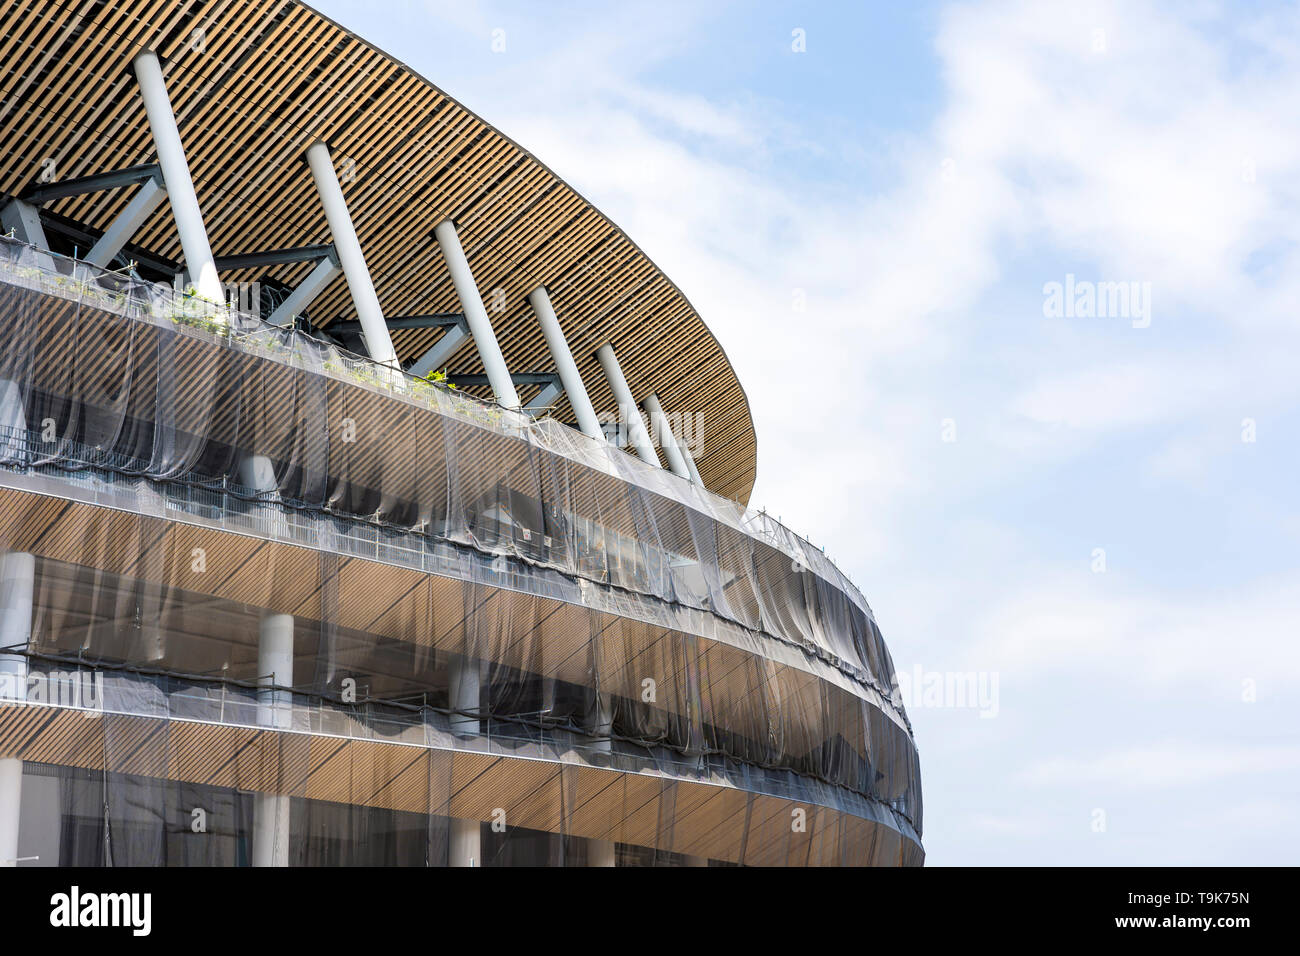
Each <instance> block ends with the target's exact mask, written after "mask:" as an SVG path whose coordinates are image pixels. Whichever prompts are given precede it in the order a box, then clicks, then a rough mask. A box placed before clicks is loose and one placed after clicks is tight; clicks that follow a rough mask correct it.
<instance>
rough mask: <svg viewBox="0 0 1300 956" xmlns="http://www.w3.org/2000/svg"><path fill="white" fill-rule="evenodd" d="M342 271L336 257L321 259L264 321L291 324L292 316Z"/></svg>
mask: <svg viewBox="0 0 1300 956" xmlns="http://www.w3.org/2000/svg"><path fill="white" fill-rule="evenodd" d="M342 271H343V269H342V268H341V267H340V266H339V264H338V261H337V260H336V259H334V258H332V257H330V256H327V257H325V258H324V259H321V261H320V262H318V263H316V268H315V269H312V270H311V272H309V273H307V278H305V279H303V280H302V281H301V282H299V283H298V285H297V287H295V288H294V290H293V291H292V292H290V293H289V297H288V298H287V299H285V300H284V301H283V302H281V303H280V304H279V306H277V307H276V310H275V311H274V312H272V313H271V315H270V317H269V318H268V319H267V320H266V321H267V322H268V323H270V324H271V325H279V326H285V327H287V326H289V325H292V324H293V319H294V316H296V315H298V314H300V313H301V312H302V311H303V310H305V309H306V308H307V306H309V305H311V302H312V300H313V299H315V298H316V296H318V295H320V294H321V293H322V292H324V291H325V287H326V286H327V285H329V284H330V283H331V282H333V281H334V280H335V278H337V277H338V275H339V273H341V272H342Z"/></svg>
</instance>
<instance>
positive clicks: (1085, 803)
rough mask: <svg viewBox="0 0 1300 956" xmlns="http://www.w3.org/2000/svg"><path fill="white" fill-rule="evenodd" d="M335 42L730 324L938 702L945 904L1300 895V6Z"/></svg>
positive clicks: (936, 753) (902, 655)
mask: <svg viewBox="0 0 1300 956" xmlns="http://www.w3.org/2000/svg"><path fill="white" fill-rule="evenodd" d="M313 5H314V6H316V7H317V9H319V10H321V12H323V13H325V14H326V15H328V16H330V17H332V18H334V19H335V20H338V21H339V22H340V23H342V24H343V25H344V26H346V27H347V28H349V29H351V30H353V31H354V32H356V33H358V34H360V35H361V36H363V37H364V38H366V39H367V40H369V41H370V42H372V43H374V44H375V45H376V46H378V47H380V48H381V49H384V50H386V51H387V52H389V53H390V54H392V55H394V56H396V57H397V58H399V59H401V60H403V61H404V62H406V63H407V64H409V65H410V66H411V67H413V68H414V69H415V70H417V71H418V72H420V73H421V74H423V75H424V76H426V77H427V78H429V79H430V80H431V81H432V82H433V83H435V84H436V85H438V86H439V87H441V88H442V89H443V90H445V91H447V92H448V93H449V94H451V95H452V96H454V97H456V98H457V99H458V100H460V101H461V102H462V103H464V104H465V105H466V106H468V107H469V108H470V109H472V110H474V111H475V112H477V113H478V114H479V115H481V116H483V117H484V118H485V119H487V120H488V121H489V122H490V123H492V124H493V125H494V126H496V127H497V128H498V129H500V130H502V131H503V132H504V133H505V134H506V135H508V136H510V137H511V138H512V139H514V140H515V141H516V142H518V143H520V144H521V145H522V146H524V147H525V148H527V149H529V150H531V151H532V152H534V153H535V154H536V155H537V156H538V157H539V158H540V159H541V160H542V161H543V162H544V163H546V164H547V165H548V166H550V167H551V169H553V170H554V171H555V172H556V173H557V174H559V175H560V176H561V177H562V178H564V179H565V180H566V181H567V182H569V183H570V184H571V185H572V186H574V188H576V189H577V190H578V191H579V192H580V193H582V194H583V195H584V196H585V197H586V198H587V199H589V200H590V201H591V202H592V203H593V204H594V205H595V206H596V207H597V208H599V209H600V210H601V211H603V212H604V213H605V214H606V215H607V216H609V217H610V218H611V219H612V220H613V221H614V222H616V223H618V224H619V226H621V227H622V228H623V229H624V230H625V231H626V232H627V233H628V235H629V236H631V237H632V239H633V240H634V241H635V242H637V243H638V244H639V245H640V246H641V247H642V249H644V250H645V251H646V253H647V254H648V255H649V256H650V257H651V258H652V259H653V260H654V261H655V262H656V263H658V265H659V266H660V267H661V268H663V270H664V271H665V272H666V273H667V274H668V275H669V276H670V277H672V279H673V280H674V281H675V282H676V283H677V285H678V286H679V287H680V288H681V289H682V290H683V292H684V293H685V294H686V296H687V297H688V298H689V299H690V300H691V302H692V303H693V304H694V305H695V307H696V308H697V309H698V310H699V312H700V314H701V315H702V316H703V318H704V320H705V322H706V323H707V324H708V325H709V327H710V328H711V329H712V330H713V332H714V333H715V334H716V336H717V337H718V339H719V341H720V342H721V343H722V345H723V347H724V348H725V349H726V351H727V354H728V356H729V358H730V359H731V361H732V364H733V365H734V367H735V369H736V372H737V374H738V375H739V377H740V381H741V384H742V385H743V386H744V388H745V391H746V394H747V396H748V398H749V402H750V406H751V410H752V413H753V418H754V424H755V428H756V430H757V433H758V481H757V484H756V486H755V490H754V495H753V498H752V501H751V503H752V504H753V505H754V506H756V507H759V506H761V507H765V508H766V509H767V510H768V511H769V512H771V513H773V514H776V515H779V516H780V517H781V518H782V519H783V520H784V521H785V523H786V524H787V525H789V526H791V527H792V528H793V529H795V530H796V531H798V532H800V533H802V534H804V535H806V536H807V537H808V538H810V539H811V540H812V541H813V542H815V543H816V544H818V545H820V546H824V547H825V549H826V552H827V554H828V555H829V556H830V557H831V558H833V559H834V560H835V561H836V563H837V564H838V565H839V566H840V567H841V568H842V569H843V570H844V571H845V572H846V573H847V574H848V575H849V576H850V577H851V578H852V579H853V580H854V581H855V582H856V583H857V584H858V586H859V587H860V588H861V589H862V591H863V593H864V594H865V596H866V597H867V600H868V601H869V602H870V604H871V606H872V609H873V611H874V612H875V615H876V618H877V621H878V622H879V624H880V627H881V629H882V631H883V632H884V635H885V637H886V640H887V641H888V643H889V646H890V649H891V652H892V654H893V657H894V663H895V666H896V668H897V670H898V671H899V672H900V674H901V675H902V683H903V684H904V685H905V689H907V690H908V691H909V694H908V697H909V709H908V712H909V716H910V718H911V720H912V723H913V726H914V728H915V734H916V741H917V745H918V747H919V750H920V754H921V772H922V783H923V792H924V799H925V821H924V834H925V835H924V842H925V847H926V853H927V865H962V864H1010V865H1016V864H1048V865H1051V864H1084V865H1088V864H1121V865H1127V864H1153V865H1154V864H1173V865H1178V864H1295V863H1296V862H1297V861H1298V860H1300V704H1298V703H1297V702H1298V701H1300V494H1297V483H1296V473H1297V466H1298V465H1300V450H1298V449H1297V438H1300V370H1298V365H1300V363H1298V361H1297V357H1298V356H1300V322H1298V321H1297V315H1296V303H1297V302H1298V301H1300V135H1297V134H1296V117H1298V116H1300V11H1298V10H1297V8H1296V7H1295V6H1294V5H1291V6H1288V5H1276V6H1275V5H1272V4H1267V3H1225V4H1217V3H1202V2H1196V0H1191V2H1180V3H1172V2H1171V3H1168V4H1152V3H1145V2H1141V0H1127V2H1120V3H1109V2H1104V0H1097V2H1081V3H1068V2H1064V3H1050V4H1044V3H1023V4H1022V3H1013V2H1001V0H989V2H984V0H976V2H969V3H926V2H919V3H910V4H897V3H883V2H882V3H874V2H873V3H841V4H836V3H819V4H817V5H815V6H811V7H806V6H804V5H801V4H793V3H778V2H746V3H725V2H717V3H702V2H699V3H672V2H664V0H654V2H620V3H618V4H609V3H606V2H602V3H596V2H590V3H584V2H573V3H547V4H545V5H540V4H531V3H522V2H518V3H504V2H484V3H477V4H476V3H468V2H465V0H451V2H445V3H444V2H434V0H385V2H384V3H383V4H376V3H374V2H358V0H314V3H313ZM705 428H706V430H707V422H706V423H705ZM705 438H706V441H707V431H706V435H705ZM970 688H974V689H975V690H976V691H977V692H976V693H973V694H972V693H962V691H963V690H967V689H970Z"/></svg>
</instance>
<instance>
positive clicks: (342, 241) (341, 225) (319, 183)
mask: <svg viewBox="0 0 1300 956" xmlns="http://www.w3.org/2000/svg"><path fill="white" fill-rule="evenodd" d="M307 165H308V166H310V167H311V176H312V179H314V180H315V181H316V193H317V195H319V196H320V203H321V205H322V206H323V207H324V208H325V218H326V220H327V221H328V222H329V225H330V235H331V236H333V238H334V252H335V253H336V254H337V255H338V257H339V265H340V266H342V267H343V275H344V276H345V277H346V278H347V281H348V292H350V293H351V295H352V304H353V305H354V306H355V307H356V310H357V319H358V320H360V322H361V337H362V338H363V339H365V342H366V351H367V352H369V353H370V357H371V358H372V359H374V360H375V361H376V362H379V363H381V364H383V365H388V366H390V367H392V368H395V369H396V368H400V366H399V365H398V362H397V352H396V350H394V348H393V340H392V337H391V336H389V334H388V326H387V325H386V324H385V323H384V313H383V312H382V311H381V310H380V308H379V296H377V295H376V294H375V284H374V282H373V281H371V278H370V269H369V268H368V267H367V266H366V257H365V255H364V254H362V252H361V241H360V240H359V239H358V238H357V231H356V229H355V228H353V225H352V214H351V213H349V212H348V204H347V202H346V201H345V200H344V198H343V187H342V186H340V185H339V177H338V175H337V174H336V173H335V172H334V162H333V160H331V159H330V151H329V147H328V146H326V145H325V144H324V143H313V144H312V145H311V146H310V147H308V149H307Z"/></svg>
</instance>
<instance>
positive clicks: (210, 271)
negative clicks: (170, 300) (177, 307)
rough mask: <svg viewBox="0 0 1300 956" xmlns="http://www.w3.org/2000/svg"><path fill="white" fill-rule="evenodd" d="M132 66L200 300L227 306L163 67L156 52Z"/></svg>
mask: <svg viewBox="0 0 1300 956" xmlns="http://www.w3.org/2000/svg"><path fill="white" fill-rule="evenodd" d="M132 66H133V67H134V68H135V76H136V79H137V80H138V81H139V83H140V95H141V96H142V97H143V99H144V111H145V114H146V115H147V116H148V117H149V129H150V130H152V131H153V141H154V145H155V146H156V147H157V149H158V165H159V166H160V167H162V173H163V182H164V183H165V184H166V186H167V199H168V200H169V201H170V202H171V207H172V216H173V217H174V218H175V220H176V232H177V234H178V235H179V236H180V240H181V250H182V251H183V252H184V253H185V269H186V271H187V272H189V274H190V278H191V280H192V281H193V282H194V288H195V289H196V290H197V291H198V294H199V295H200V296H202V297H203V298H205V299H207V300H209V301H211V302H218V303H220V302H224V301H225V291H224V290H223V288H222V286H221V278H220V277H219V276H218V275H217V265H216V263H215V262H214V261H213V259H212V247H211V246H210V245H209V244H208V231H207V229H206V228H204V225H203V213H202V211H200V209H199V198H198V196H197V195H196V194H195V192H194V180H193V179H191V178H190V165H189V163H188V162H187V161H186V159H185V148H184V146H182V145H181V134H180V130H178V129H177V128H176V116H175V115H174V114H173V113H172V105H171V100H170V99H169V98H168V96H167V85H166V84H165V83H164V82H163V74H162V65H161V64H160V63H159V62H158V57H157V55H156V54H155V53H154V52H153V51H152V50H146V51H144V52H143V53H141V54H139V55H138V56H137V57H136V58H135V60H133V61H132Z"/></svg>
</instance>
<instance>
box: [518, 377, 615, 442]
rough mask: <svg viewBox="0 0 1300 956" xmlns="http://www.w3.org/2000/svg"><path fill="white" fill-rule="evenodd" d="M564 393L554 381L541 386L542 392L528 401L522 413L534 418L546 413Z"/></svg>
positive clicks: (561, 387) (562, 388) (560, 386)
mask: <svg viewBox="0 0 1300 956" xmlns="http://www.w3.org/2000/svg"><path fill="white" fill-rule="evenodd" d="M563 391H564V386H562V385H561V384H560V382H559V381H558V380H557V381H554V382H551V383H550V384H549V385H544V386H542V390H541V391H540V392H538V393H537V394H536V395H534V396H533V397H532V398H530V399H529V400H528V403H527V404H526V405H524V411H526V412H528V413H529V414H530V415H532V416H533V417H534V418H535V417H537V416H538V415H540V414H541V413H542V412H544V411H546V410H547V409H548V408H550V407H551V406H552V405H554V404H555V400H556V399H557V398H559V397H560V394H561V393H562V392H563ZM601 437H604V436H601Z"/></svg>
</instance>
